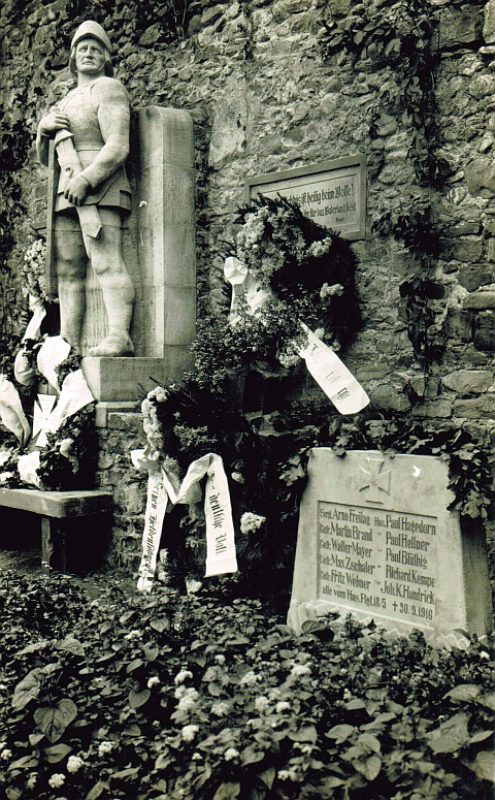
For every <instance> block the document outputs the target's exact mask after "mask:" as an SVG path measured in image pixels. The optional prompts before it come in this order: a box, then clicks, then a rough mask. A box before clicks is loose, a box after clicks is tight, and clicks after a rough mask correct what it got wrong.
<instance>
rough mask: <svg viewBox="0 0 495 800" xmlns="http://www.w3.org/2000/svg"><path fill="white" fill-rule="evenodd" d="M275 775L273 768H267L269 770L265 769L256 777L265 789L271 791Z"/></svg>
mask: <svg viewBox="0 0 495 800" xmlns="http://www.w3.org/2000/svg"><path fill="white" fill-rule="evenodd" d="M276 774H277V771H276V769H275V768H274V767H269V769H266V770H265V771H264V772H261V773H260V775H258V777H259V779H260V780H261V781H262V782H263V783H264V784H265V786H266V787H267V789H271V788H272V786H273V782H274V780H275V776H276Z"/></svg>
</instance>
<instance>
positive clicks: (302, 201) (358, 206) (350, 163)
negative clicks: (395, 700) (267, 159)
mask: <svg viewBox="0 0 495 800" xmlns="http://www.w3.org/2000/svg"><path fill="white" fill-rule="evenodd" d="M245 185H246V201H247V202H248V203H249V202H250V201H251V200H253V199H254V198H256V197H257V196H258V195H260V194H262V195H266V196H267V197H276V196H277V195H279V194H280V195H281V196H282V197H286V198H287V199H288V200H292V201H294V202H296V203H297V204H298V205H299V206H300V207H301V210H302V212H303V213H304V214H305V215H306V216H307V217H310V219H312V220H314V221H315V222H318V223H319V224H320V225H324V226H325V227H327V228H332V229H333V230H335V231H338V232H339V233H341V235H342V236H344V237H345V238H346V239H364V236H365V201H366V169H365V161H364V156H361V155H358V156H349V157H348V158H340V159H334V160H332V161H325V162H323V163H321V164H313V165H311V166H308V167H298V168H297V169H292V170H287V171H285V172H272V173H268V174H266V175H257V176H255V177H253V178H248V179H247V180H246V184H245Z"/></svg>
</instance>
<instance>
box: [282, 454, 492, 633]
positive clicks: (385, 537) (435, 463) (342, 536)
mask: <svg viewBox="0 0 495 800" xmlns="http://www.w3.org/2000/svg"><path fill="white" fill-rule="evenodd" d="M308 471H309V481H308V485H307V488H306V491H305V493H304V496H303V500H302V503H301V509H300V518H299V533H298V542H297V552H296V561H295V568H294V582H293V589H292V598H291V604H290V609H289V618H288V621H289V625H290V626H291V627H292V628H293V629H294V630H295V631H296V632H301V631H302V630H304V624H305V622H306V621H308V620H314V619H316V618H317V617H319V616H322V615H324V614H326V613H328V612H330V611H333V612H335V611H337V612H340V613H341V614H342V615H343V616H346V615H347V614H348V613H352V614H353V615H355V616H356V617H358V618H359V619H361V620H370V619H374V620H375V621H376V622H377V623H378V624H381V625H383V626H384V627H385V628H387V629H389V630H392V631H397V632H398V633H404V632H408V631H411V630H412V629H413V628H419V629H421V630H422V631H423V632H424V634H425V636H426V638H427V639H428V640H430V641H432V642H433V643H435V644H449V643H451V644H460V645H462V644H464V642H465V639H464V637H462V634H459V633H456V629H460V630H464V631H468V632H470V633H477V634H478V635H483V634H485V633H487V632H488V631H489V630H490V623H491V607H490V594H489V583H488V569H487V559H486V552H485V546H484V535H483V531H482V528H481V525H476V526H473V528H474V529H473V530H470V531H469V532H467V531H463V530H462V527H461V522H460V517H459V514H458V513H457V512H453V511H449V510H448V506H449V505H450V504H451V502H452V500H453V494H452V492H451V491H450V490H449V489H448V488H447V487H448V466H447V464H446V463H445V462H444V461H442V460H440V459H438V458H435V457H433V456H416V455H396V456H395V457H393V458H392V457H389V456H385V455H383V454H382V453H380V452H378V451H353V452H348V453H347V454H346V455H345V457H344V458H340V457H338V456H336V455H335V454H334V453H333V452H332V450H331V449H329V448H315V449H314V450H312V451H311V456H310V460H309V465H308Z"/></svg>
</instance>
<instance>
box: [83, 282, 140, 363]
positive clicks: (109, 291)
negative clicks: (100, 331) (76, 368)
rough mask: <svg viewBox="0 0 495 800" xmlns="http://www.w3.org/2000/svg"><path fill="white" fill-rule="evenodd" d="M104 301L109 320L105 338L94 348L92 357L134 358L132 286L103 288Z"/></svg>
mask: <svg viewBox="0 0 495 800" xmlns="http://www.w3.org/2000/svg"><path fill="white" fill-rule="evenodd" d="M102 293H103V301H104V303H105V308H106V311H107V317H108V320H109V331H108V334H107V335H106V336H105V338H104V339H103V340H102V341H101V342H100V343H99V344H97V345H96V346H95V347H92V348H91V349H90V351H89V353H88V355H90V356H133V355H134V345H133V343H132V341H131V338H130V336H129V327H130V324H131V317H132V305H133V299H134V288H133V287H132V285H131V286H118V287H117V286H104V285H103V286H102Z"/></svg>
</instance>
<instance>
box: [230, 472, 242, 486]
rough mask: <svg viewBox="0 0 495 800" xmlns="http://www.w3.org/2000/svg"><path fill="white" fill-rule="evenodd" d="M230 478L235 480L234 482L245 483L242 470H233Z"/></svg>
mask: <svg viewBox="0 0 495 800" xmlns="http://www.w3.org/2000/svg"><path fill="white" fill-rule="evenodd" d="M232 480H233V481H235V482H236V483H245V479H244V475H243V474H242V472H236V471H234V472H233V473H232Z"/></svg>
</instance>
